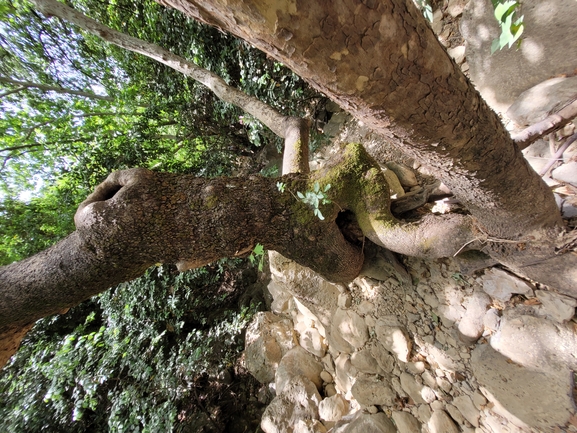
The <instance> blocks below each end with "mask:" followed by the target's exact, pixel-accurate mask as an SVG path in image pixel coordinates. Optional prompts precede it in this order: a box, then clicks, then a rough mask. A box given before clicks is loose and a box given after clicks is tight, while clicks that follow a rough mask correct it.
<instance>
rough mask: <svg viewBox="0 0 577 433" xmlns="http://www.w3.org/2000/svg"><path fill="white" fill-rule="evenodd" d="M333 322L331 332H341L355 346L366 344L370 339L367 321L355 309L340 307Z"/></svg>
mask: <svg viewBox="0 0 577 433" xmlns="http://www.w3.org/2000/svg"><path fill="white" fill-rule="evenodd" d="M332 322H333V323H332V327H331V334H333V336H334V334H335V332H337V333H339V335H340V336H341V337H342V338H343V339H344V340H345V341H346V342H348V343H349V344H350V345H351V346H353V347H354V348H357V349H358V348H360V347H362V346H364V345H365V343H366V342H367V340H368V339H369V332H368V329H367V325H366V323H365V321H364V320H363V318H362V317H361V316H359V315H358V314H357V313H356V312H355V311H353V310H343V309H341V308H338V309H337V311H336V312H335V315H334V316H333V321H332Z"/></svg>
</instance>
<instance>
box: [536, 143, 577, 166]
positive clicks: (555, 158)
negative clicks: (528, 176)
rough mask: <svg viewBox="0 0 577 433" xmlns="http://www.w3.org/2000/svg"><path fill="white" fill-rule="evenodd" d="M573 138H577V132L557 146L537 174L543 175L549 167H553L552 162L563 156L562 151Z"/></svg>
mask: <svg viewBox="0 0 577 433" xmlns="http://www.w3.org/2000/svg"><path fill="white" fill-rule="evenodd" d="M575 140H577V133H575V134H573V135H572V136H571V137H569V138H567V139H566V140H565V143H563V145H562V146H561V147H560V148H559V150H558V151H557V153H555V155H553V156H552V157H551V159H550V160H549V161H548V162H547V164H545V166H544V167H543V168H542V169H541V171H540V172H539V176H543V175H545V173H547V172H548V171H549V169H550V168H551V167H553V164H555V163H556V162H557V161H558V160H559V159H560V158H561V157H562V156H563V152H565V150H567V148H568V147H569V146H570V145H571V144H572V143H573V142H574V141H575Z"/></svg>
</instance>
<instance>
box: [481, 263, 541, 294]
mask: <svg viewBox="0 0 577 433" xmlns="http://www.w3.org/2000/svg"><path fill="white" fill-rule="evenodd" d="M479 284H481V286H482V287H483V290H484V291H485V293H487V294H488V295H489V296H491V297H492V298H495V299H498V300H500V301H503V302H506V301H508V300H509V299H511V296H513V294H521V295H532V294H533V289H532V287H531V286H529V284H527V283H526V282H525V281H523V280H521V279H519V278H517V277H514V276H513V275H511V274H509V273H507V272H505V271H502V270H501V269H498V268H491V269H489V270H488V271H486V272H485V275H483V276H482V277H481V278H480V279H479Z"/></svg>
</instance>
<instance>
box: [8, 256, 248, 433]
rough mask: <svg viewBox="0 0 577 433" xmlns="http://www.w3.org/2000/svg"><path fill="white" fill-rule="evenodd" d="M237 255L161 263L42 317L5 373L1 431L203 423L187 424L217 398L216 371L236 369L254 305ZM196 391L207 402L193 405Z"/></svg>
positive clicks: (201, 421)
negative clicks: (244, 300)
mask: <svg viewBox="0 0 577 433" xmlns="http://www.w3.org/2000/svg"><path fill="white" fill-rule="evenodd" d="M238 264H239V263H238V262H236V263H234V262H230V261H222V262H220V263H219V264H217V265H215V266H214V267H212V268H203V269H199V270H196V271H191V272H187V273H178V272H176V271H175V270H174V269H171V268H170V267H156V268H153V269H150V270H149V271H148V272H147V273H146V275H144V276H143V277H141V278H139V279H137V280H134V281H132V282H130V283H125V284H121V285H120V286H118V287H116V288H115V289H113V290H110V291H108V292H106V293H104V294H103V295H101V296H100V297H98V298H94V299H92V300H91V301H90V302H87V303H84V304H82V305H80V306H79V307H76V308H75V309H73V310H71V311H70V312H68V313H67V314H66V315H63V316H54V317H50V318H46V319H44V320H42V321H40V322H39V323H38V324H37V325H36V327H35V329H34V331H32V332H31V333H30V334H29V335H28V336H27V337H26V340H25V341H24V342H23V344H22V346H23V347H22V349H21V350H20V351H19V352H18V353H17V355H15V357H14V358H13V360H12V363H11V364H10V365H9V366H7V367H6V368H5V369H4V371H3V372H2V375H1V377H0V419H2V431H4V432H40V431H59V432H84V431H86V432H94V431H98V432H100V431H114V432H117V431H118V432H120V431H147V432H160V431H162V432H167V431H171V430H172V429H173V426H174V425H176V426H177V427H178V428H177V430H180V431H182V430H186V431H203V430H200V429H199V430H194V429H193V430H190V429H189V428H190V427H191V426H192V425H197V427H199V426H200V425H205V424H207V422H208V421H207V419H208V418H210V411H209V413H206V411H207V408H208V407H210V406H211V405H214V406H215V405H218V403H219V402H218V401H215V399H216V394H217V391H219V389H218V382H217V378H218V375H219V373H223V372H225V373H226V374H230V372H233V366H234V364H235V362H236V358H237V357H238V354H239V352H240V350H242V348H243V338H242V332H241V331H242V330H243V329H244V327H245V326H246V324H247V322H248V320H249V319H250V318H251V316H252V314H253V313H254V308H255V307H254V306H248V307H244V308H239V307H238V301H239V297H240V295H241V294H242V292H243V290H242V284H246V283H250V282H251V280H254V277H252V278H251V277H250V275H251V274H250V273H249V274H248V276H247V275H245V276H244V278H243V276H242V274H241V272H240V271H239V270H238V269H237V266H238ZM252 275H254V273H253V274H252ZM247 278H248V281H247ZM207 293H210V294H211V295H210V296H207ZM200 378H204V379H205V380H212V382H213V383H212V384H210V386H202V385H200V384H199V383H198V381H199V379H200ZM196 393H203V394H204V400H205V404H206V407H205V408H203V407H199V406H192V407H188V406H187V401H193V399H194V397H195V394H196ZM179 414H180V420H179V418H178V415H179ZM185 415H186V416H185ZM229 415H230V414H229ZM207 417H208V418H207ZM226 421H229V420H227V417H220V418H219V420H218V421H216V420H215V421H212V422H213V423H215V426H217V424H219V423H220V424H221V425H224V424H226ZM213 430H215V431H218V430H216V429H212V430H211V429H210V428H207V427H206V426H205V431H213Z"/></svg>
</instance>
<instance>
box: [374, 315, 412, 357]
mask: <svg viewBox="0 0 577 433" xmlns="http://www.w3.org/2000/svg"><path fill="white" fill-rule="evenodd" d="M375 332H376V334H377V339H378V341H379V342H380V343H381V344H382V345H383V347H384V348H385V349H387V350H388V351H389V352H391V353H392V354H393V355H395V356H396V357H397V358H398V359H399V360H401V361H403V362H408V361H409V355H410V353H411V347H412V343H411V340H410V339H409V336H408V334H407V331H406V330H405V329H404V328H403V327H401V326H396V325H394V324H393V323H391V321H390V320H387V319H386V318H385V319H383V318H381V319H379V320H377V324H376V326H375Z"/></svg>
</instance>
